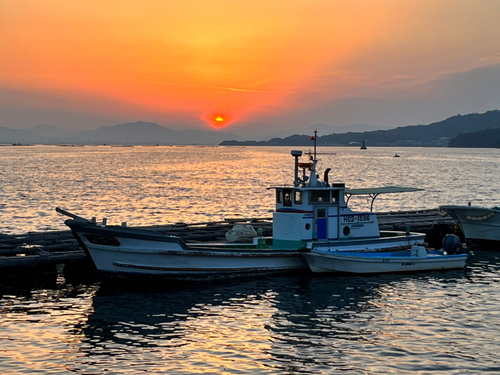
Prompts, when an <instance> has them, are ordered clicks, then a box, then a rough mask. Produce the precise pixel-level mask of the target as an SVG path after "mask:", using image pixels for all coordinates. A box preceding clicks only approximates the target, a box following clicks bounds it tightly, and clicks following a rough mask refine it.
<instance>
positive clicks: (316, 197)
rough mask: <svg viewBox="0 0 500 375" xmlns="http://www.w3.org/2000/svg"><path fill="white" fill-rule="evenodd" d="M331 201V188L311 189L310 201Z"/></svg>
mask: <svg viewBox="0 0 500 375" xmlns="http://www.w3.org/2000/svg"><path fill="white" fill-rule="evenodd" d="M321 202H325V203H329V202H330V190H311V191H309V203H321Z"/></svg>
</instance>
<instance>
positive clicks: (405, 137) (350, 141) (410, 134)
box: [221, 110, 500, 146]
mask: <svg viewBox="0 0 500 375" xmlns="http://www.w3.org/2000/svg"><path fill="white" fill-rule="evenodd" d="M488 128H500V111H499V110H493V111H488V112H486V113H482V114H480V113H471V114H468V115H456V116H452V117H449V118H447V119H446V120H443V121H439V122H435V123H432V124H429V125H410V126H402V127H398V128H395V129H389V130H375V131H368V132H363V133H360V132H359V133H358V132H349V133H343V134H337V133H333V134H329V135H320V137H318V145H322V146H327V145H330V146H339V145H344V146H345V145H359V144H360V143H361V142H362V141H363V140H365V141H366V142H367V144H368V145H369V146H447V145H448V142H449V141H450V140H451V139H453V138H455V137H456V136H458V135H459V134H460V133H466V132H473V131H479V130H485V129H488ZM310 144H311V141H310V135H292V136H289V137H286V138H273V139H271V140H269V141H243V142H241V141H224V142H222V143H221V145H223V146H231V145H239V146H241V145H244V146H309V145H310Z"/></svg>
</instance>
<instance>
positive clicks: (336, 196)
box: [332, 190, 340, 203]
mask: <svg viewBox="0 0 500 375" xmlns="http://www.w3.org/2000/svg"><path fill="white" fill-rule="evenodd" d="M339 197H340V195H339V191H338V190H333V191H332V203H339V200H340V198H339Z"/></svg>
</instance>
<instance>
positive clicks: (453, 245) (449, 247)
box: [442, 234, 466, 254]
mask: <svg viewBox="0 0 500 375" xmlns="http://www.w3.org/2000/svg"><path fill="white" fill-rule="evenodd" d="M442 247H443V250H444V251H446V252H447V253H448V254H461V253H463V252H464V250H466V249H465V248H464V247H463V246H462V242H461V241H460V237H458V236H456V235H454V234H447V235H446V236H444V238H443V244H442Z"/></svg>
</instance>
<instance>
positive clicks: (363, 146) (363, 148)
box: [361, 140, 366, 150]
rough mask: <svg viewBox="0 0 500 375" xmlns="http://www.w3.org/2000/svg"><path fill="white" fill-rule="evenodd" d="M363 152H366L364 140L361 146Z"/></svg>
mask: <svg viewBox="0 0 500 375" xmlns="http://www.w3.org/2000/svg"><path fill="white" fill-rule="evenodd" d="M361 150H366V141H365V140H363V144H362V145H361Z"/></svg>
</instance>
